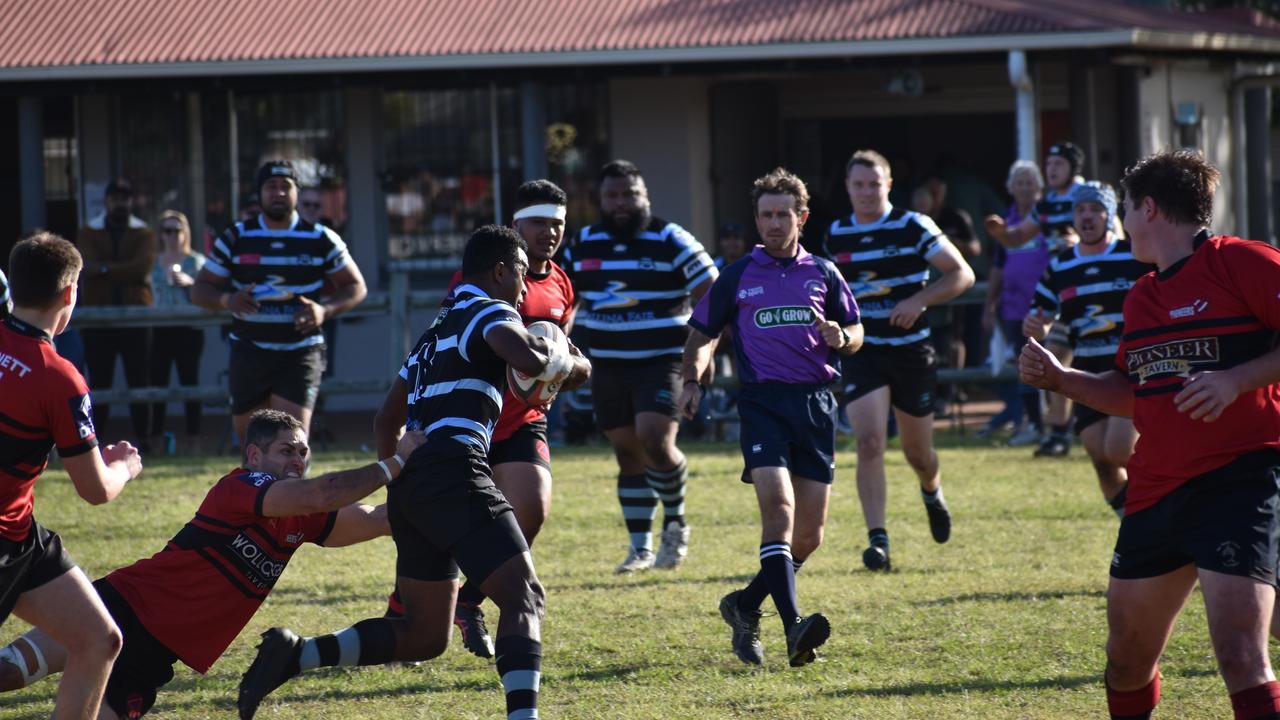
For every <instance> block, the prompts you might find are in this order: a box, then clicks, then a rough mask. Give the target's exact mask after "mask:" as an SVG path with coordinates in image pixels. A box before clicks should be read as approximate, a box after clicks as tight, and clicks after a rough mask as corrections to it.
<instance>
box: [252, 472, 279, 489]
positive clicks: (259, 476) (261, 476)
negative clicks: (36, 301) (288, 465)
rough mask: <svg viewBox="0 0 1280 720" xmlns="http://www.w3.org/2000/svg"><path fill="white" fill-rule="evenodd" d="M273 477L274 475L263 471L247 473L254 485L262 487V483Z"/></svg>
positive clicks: (264, 483) (269, 480) (273, 478)
mask: <svg viewBox="0 0 1280 720" xmlns="http://www.w3.org/2000/svg"><path fill="white" fill-rule="evenodd" d="M275 479H276V477H275V476H274V475H272V474H271V473H264V472H255V473H249V480H251V481H252V482H253V486H254V487H262V486H263V485H266V484H267V483H269V482H271V481H272V480H275Z"/></svg>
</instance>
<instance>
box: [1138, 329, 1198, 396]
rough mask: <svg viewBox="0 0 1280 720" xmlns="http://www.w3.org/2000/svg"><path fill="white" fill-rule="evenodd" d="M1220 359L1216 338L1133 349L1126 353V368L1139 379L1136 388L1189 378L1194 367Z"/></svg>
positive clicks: (1193, 339)
mask: <svg viewBox="0 0 1280 720" xmlns="http://www.w3.org/2000/svg"><path fill="white" fill-rule="evenodd" d="M1220 359H1221V355H1220V354H1219V352H1218V338H1216V337H1209V338H1188V339H1186V340H1171V341H1169V342H1165V343H1160V344H1159V345H1148V346H1146V347H1141V348H1135V349H1133V350H1129V351H1128V352H1126V353H1125V367H1126V368H1128V370H1129V372H1130V373H1131V374H1136V375H1137V376H1138V384H1139V385H1145V384H1147V382H1148V381H1150V380H1156V379H1159V378H1165V377H1188V376H1189V375H1190V374H1191V371H1192V369H1193V366H1195V365H1205V364H1209V363H1216V362H1218V361H1219V360H1220Z"/></svg>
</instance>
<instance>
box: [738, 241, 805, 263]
mask: <svg viewBox="0 0 1280 720" xmlns="http://www.w3.org/2000/svg"><path fill="white" fill-rule="evenodd" d="M751 259H752V260H753V261H755V262H756V264H758V265H777V264H778V261H779V260H780V258H776V257H774V256H772V255H770V254H769V251H767V250H765V249H764V246H763V245H757V246H755V247H754V248H752V249H751ZM792 261H793V262H794V263H795V264H797V265H799V264H801V263H810V262H813V256H812V255H811V254H809V251H808V250H805V249H804V245H801V246H800V247H799V248H797V252H796V256H795V257H794V258H792Z"/></svg>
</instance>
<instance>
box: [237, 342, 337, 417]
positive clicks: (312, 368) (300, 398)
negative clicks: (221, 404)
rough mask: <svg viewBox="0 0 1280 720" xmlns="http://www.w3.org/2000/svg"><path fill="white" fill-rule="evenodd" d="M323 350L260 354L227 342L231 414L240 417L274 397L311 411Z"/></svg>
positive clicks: (251, 347) (252, 348)
mask: <svg viewBox="0 0 1280 720" xmlns="http://www.w3.org/2000/svg"><path fill="white" fill-rule="evenodd" d="M324 368H325V358H324V346H323V345H312V346H311V347H306V348H301V349H299V350H264V349H262V348H260V347H258V346H257V345H254V344H253V343H250V342H245V341H243V340H232V341H231V362H230V365H229V367H228V369H227V385H228V386H229V387H228V390H229V391H230V394H231V413H232V414H233V415H243V414H244V413H247V412H249V411H250V410H252V409H254V408H256V407H259V406H261V405H262V404H264V403H265V402H266V401H267V398H268V397H269V396H271V395H278V396H280V397H282V398H284V399H285V400H288V401H289V402H291V403H294V404H297V405H301V406H302V407H304V408H313V407H315V404H316V393H318V392H319V391H320V376H321V375H322V374H323V373H324Z"/></svg>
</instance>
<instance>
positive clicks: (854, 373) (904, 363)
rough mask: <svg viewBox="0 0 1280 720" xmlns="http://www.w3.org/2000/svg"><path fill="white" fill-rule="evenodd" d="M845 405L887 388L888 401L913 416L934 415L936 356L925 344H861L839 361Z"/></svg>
mask: <svg viewBox="0 0 1280 720" xmlns="http://www.w3.org/2000/svg"><path fill="white" fill-rule="evenodd" d="M840 362H841V365H842V367H843V370H842V372H841V377H840V385H841V389H842V390H843V392H844V402H845V403H851V402H853V401H854V400H857V399H858V398H860V397H862V396H863V395H866V394H868V393H870V392H872V391H875V390H879V389H880V388H882V387H885V386H888V388H889V402H891V403H892V404H893V406H894V407H895V408H897V409H899V410H901V411H902V412H904V413H906V414H908V415H911V416H913V417H928V416H929V415H932V414H933V410H934V408H933V391H934V388H936V387H937V386H938V354H937V353H936V352H934V349H933V346H932V345H930V344H929V343H928V341H922V342H917V343H911V344H910V345H903V346H900V347H888V346H886V347H880V346H869V345H863V346H862V349H861V350H859V351H858V352H856V353H854V354H853V355H847V356H844V357H842V358H840Z"/></svg>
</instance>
